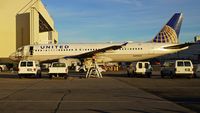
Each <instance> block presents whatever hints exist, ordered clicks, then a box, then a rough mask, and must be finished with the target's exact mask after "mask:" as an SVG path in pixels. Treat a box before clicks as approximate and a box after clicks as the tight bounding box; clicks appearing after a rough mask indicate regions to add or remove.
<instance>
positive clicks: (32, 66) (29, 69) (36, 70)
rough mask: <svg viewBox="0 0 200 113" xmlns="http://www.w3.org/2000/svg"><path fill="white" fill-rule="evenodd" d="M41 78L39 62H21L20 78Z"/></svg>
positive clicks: (19, 67) (19, 66)
mask: <svg viewBox="0 0 200 113" xmlns="http://www.w3.org/2000/svg"><path fill="white" fill-rule="evenodd" d="M32 75H34V76H35V77H37V78H41V68H40V64H39V62H38V61H34V60H21V61H20V62H19V65H18V76H19V78H21V77H22V76H32Z"/></svg>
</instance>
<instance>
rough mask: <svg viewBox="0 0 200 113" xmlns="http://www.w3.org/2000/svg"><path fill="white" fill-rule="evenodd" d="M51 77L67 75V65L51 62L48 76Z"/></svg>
mask: <svg viewBox="0 0 200 113" xmlns="http://www.w3.org/2000/svg"><path fill="white" fill-rule="evenodd" d="M52 77H64V78H65V79H67V77H68V66H67V64H66V63H59V62H53V63H52V64H51V66H50V67H49V78H52Z"/></svg>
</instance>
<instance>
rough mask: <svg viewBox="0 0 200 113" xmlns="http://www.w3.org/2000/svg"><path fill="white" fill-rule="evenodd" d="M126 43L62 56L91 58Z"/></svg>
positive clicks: (54, 60) (47, 61) (48, 61)
mask: <svg viewBox="0 0 200 113" xmlns="http://www.w3.org/2000/svg"><path fill="white" fill-rule="evenodd" d="M127 44H128V42H126V43H124V44H121V45H113V46H108V47H105V48H101V49H98V50H94V51H90V52H86V53H82V54H78V55H74V56H66V57H64V58H65V59H67V58H77V59H85V58H92V57H93V56H95V55H96V54H99V53H104V52H106V51H109V50H117V49H120V48H122V47H123V46H126V45H127ZM58 60H59V59H49V60H45V61H41V62H42V63H51V62H58Z"/></svg>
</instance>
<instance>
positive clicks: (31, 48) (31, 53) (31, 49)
mask: <svg viewBox="0 0 200 113" xmlns="http://www.w3.org/2000/svg"><path fill="white" fill-rule="evenodd" d="M29 54H30V55H31V56H32V55H33V46H30V48H29Z"/></svg>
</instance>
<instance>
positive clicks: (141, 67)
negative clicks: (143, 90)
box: [127, 62, 153, 78]
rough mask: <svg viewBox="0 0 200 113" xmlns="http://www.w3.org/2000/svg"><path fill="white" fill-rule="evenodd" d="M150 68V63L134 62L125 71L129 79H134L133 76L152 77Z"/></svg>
mask: <svg viewBox="0 0 200 113" xmlns="http://www.w3.org/2000/svg"><path fill="white" fill-rule="evenodd" d="M152 70H153V69H152V67H151V64H150V62H136V63H135V62H134V63H131V64H130V66H129V67H128V69H127V74H128V76H129V77H135V76H139V75H142V76H144V75H145V76H147V77H149V78H150V77H151V75H152Z"/></svg>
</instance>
